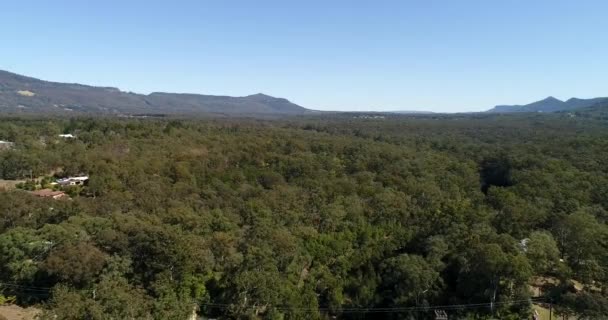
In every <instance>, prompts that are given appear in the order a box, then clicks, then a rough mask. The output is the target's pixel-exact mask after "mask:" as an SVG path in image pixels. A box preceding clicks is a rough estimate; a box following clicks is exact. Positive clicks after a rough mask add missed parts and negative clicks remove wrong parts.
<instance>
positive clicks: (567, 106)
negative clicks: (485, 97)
mask: <svg viewBox="0 0 608 320" xmlns="http://www.w3.org/2000/svg"><path fill="white" fill-rule="evenodd" d="M605 102H608V98H604V97H600V98H591V99H580V98H570V99H568V100H566V101H562V100H559V99H557V98H555V97H553V96H549V97H547V98H545V99H543V100H539V101H535V102H532V103H529V104H525V105H497V106H495V107H494V108H492V109H489V110H487V111H486V112H489V113H515V112H558V111H570V110H578V109H584V108H589V107H593V106H595V105H597V104H599V103H605Z"/></svg>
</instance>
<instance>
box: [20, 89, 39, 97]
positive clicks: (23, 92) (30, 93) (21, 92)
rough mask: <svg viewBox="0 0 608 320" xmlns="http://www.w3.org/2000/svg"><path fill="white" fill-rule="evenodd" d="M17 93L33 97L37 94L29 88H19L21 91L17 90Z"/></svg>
mask: <svg viewBox="0 0 608 320" xmlns="http://www.w3.org/2000/svg"><path fill="white" fill-rule="evenodd" d="M17 93H18V94H20V95H22V96H24V97H33V96H35V95H36V94H35V93H33V92H31V91H27V90H19V91H17Z"/></svg>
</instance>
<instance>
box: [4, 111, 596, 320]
mask: <svg viewBox="0 0 608 320" xmlns="http://www.w3.org/2000/svg"><path fill="white" fill-rule="evenodd" d="M60 133H71V134H74V135H75V137H76V138H74V139H60V138H58V137H57V136H58V134H60ZM0 139H2V140H6V141H12V142H14V143H15V144H14V147H13V148H10V149H7V150H2V151H0V178H2V179H28V177H32V176H33V177H38V176H43V175H45V174H48V173H49V172H55V178H61V177H65V176H71V175H79V174H88V175H89V177H90V180H89V181H88V184H87V185H85V186H73V187H68V188H67V189H66V190H65V191H66V192H67V193H68V194H69V195H70V196H71V198H72V199H71V200H53V199H49V198H36V197H33V196H32V195H30V194H28V193H27V192H25V191H22V190H13V191H5V192H0V288H1V289H2V291H1V294H2V295H4V296H5V297H9V296H13V297H15V299H16V302H17V303H18V304H20V305H23V306H28V305H38V306H39V307H41V308H43V309H44V314H43V317H42V318H43V319H179V320H183V319H187V318H188V316H189V315H190V314H192V312H193V310H196V311H197V312H198V313H199V314H200V315H204V316H206V317H211V318H230V319H334V318H337V319H434V318H435V313H434V311H435V310H445V311H446V313H447V314H448V315H449V317H450V319H492V318H498V319H514V320H515V319H518V320H519V319H527V318H529V317H530V316H531V312H532V302H536V303H540V304H544V305H548V303H550V302H552V303H553V310H554V312H556V313H557V314H559V315H577V316H579V317H581V319H602V318H605V317H606V316H607V315H608V298H607V297H608V227H607V224H606V222H607V221H608V211H607V209H608V162H607V161H606V159H608V126H607V125H606V122H605V121H602V120H597V118H594V117H593V116H589V117H587V118H583V117H580V116H575V117H571V116H569V115H566V114H556V115H546V116H541V115H510V116H499V115H475V116H450V117H448V116H418V117H403V116H394V117H387V118H386V119H353V118H351V117H340V116H336V117H335V118H332V119H321V118H314V117H311V118H305V119H297V120H282V121H253V120H251V121H244V120H239V121H237V120H197V121H195V120H186V119H166V120H153V119H130V120H127V119H109V118H108V119H103V118H95V119H86V118H82V119H80V118H74V119H24V118H10V119H9V118H4V119H1V120H0ZM58 168H59V169H58ZM30 187H31V185H30ZM539 277H542V278H543V279H550V281H547V282H546V285H544V286H543V288H542V290H541V293H540V294H539V295H537V296H532V291H531V290H530V285H531V284H532V283H533V281H534V279H537V278H539ZM574 281H576V282H574ZM575 283H580V284H581V285H580V286H578V285H577V286H575ZM439 306H442V307H439Z"/></svg>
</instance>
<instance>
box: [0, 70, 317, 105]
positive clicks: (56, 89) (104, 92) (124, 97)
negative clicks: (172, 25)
mask: <svg viewBox="0 0 608 320" xmlns="http://www.w3.org/2000/svg"><path fill="white" fill-rule="evenodd" d="M0 112H11V113H13V112H19V113H71V112H81V113H97V114H118V115H133V114H224V115H232V116H234V115H238V116H250V115H251V116H256V115H261V116H266V115H299V114H307V113H309V112H312V111H311V110H308V109H306V108H304V107H301V106H299V105H297V104H294V103H291V102H289V101H288V100H287V99H282V98H275V97H271V96H268V95H265V94H261V93H260V94H254V95H250V96H246V97H229V96H212V95H201V94H178V93H161V92H155V93H151V94H149V95H144V94H137V93H132V92H123V91H121V90H119V89H117V88H112V87H94V86H87V85H81V84H70V83H58V82H50V81H43V80H39V79H36V78H30V77H26V76H22V75H18V74H14V73H11V72H7V71H2V70H0Z"/></svg>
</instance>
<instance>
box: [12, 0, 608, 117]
mask: <svg viewBox="0 0 608 320" xmlns="http://www.w3.org/2000/svg"><path fill="white" fill-rule="evenodd" d="M607 13H608V1H601V0H598V1H584V0H580V1H560V0H553V1H548V0H547V1H534V0H526V1H523V0H522V1H516V0H503V1H492V0H490V1H488V0H485V1H481V0H480V1H468V0H458V1H455V0H454V1H451V0H450V1H448V0H445V1H432V0H427V1H422V0H420V1H406V0H402V1H382V0H375V1H371V0H370V1H357V0H350V1H342V0H324V1H317V0H306V1H290V0H283V1H265V0H250V1H230V0H224V1H204V0H199V1H179V0H173V1H153V0H149V1H108V0H105V1H61V0H55V1H50V0H49V1H27V0H23V1H4V3H2V5H1V8H0V39H2V46H1V47H0V69H4V70H8V71H12V72H16V73H20V74H25V75H30V76H34V77H38V78H42V79H46V80H53V81H62V82H78V83H85V84H93V85H107V86H115V87H119V88H121V89H122V90H125V91H134V92H139V93H149V92H153V91H169V92H192V93H205V94H226V95H237V96H242V95H248V94H253V93H258V92H263V93H267V94H270V95H274V96H280V97H285V98H288V99H290V100H291V101H293V102H295V103H298V104H300V105H303V106H305V107H309V108H313V109H321V110H433V111H443V112H455V111H475V110H484V109H487V108H489V107H492V106H494V105H496V104H515V103H528V102H532V101H534V100H539V99H542V98H544V97H546V96H549V95H553V96H556V97H558V98H562V99H566V98H569V97H572V96H576V97H580V98H590V97H596V96H608V86H607V85H606V83H607V81H608V78H607V75H608V16H607V15H606V14H607Z"/></svg>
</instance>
